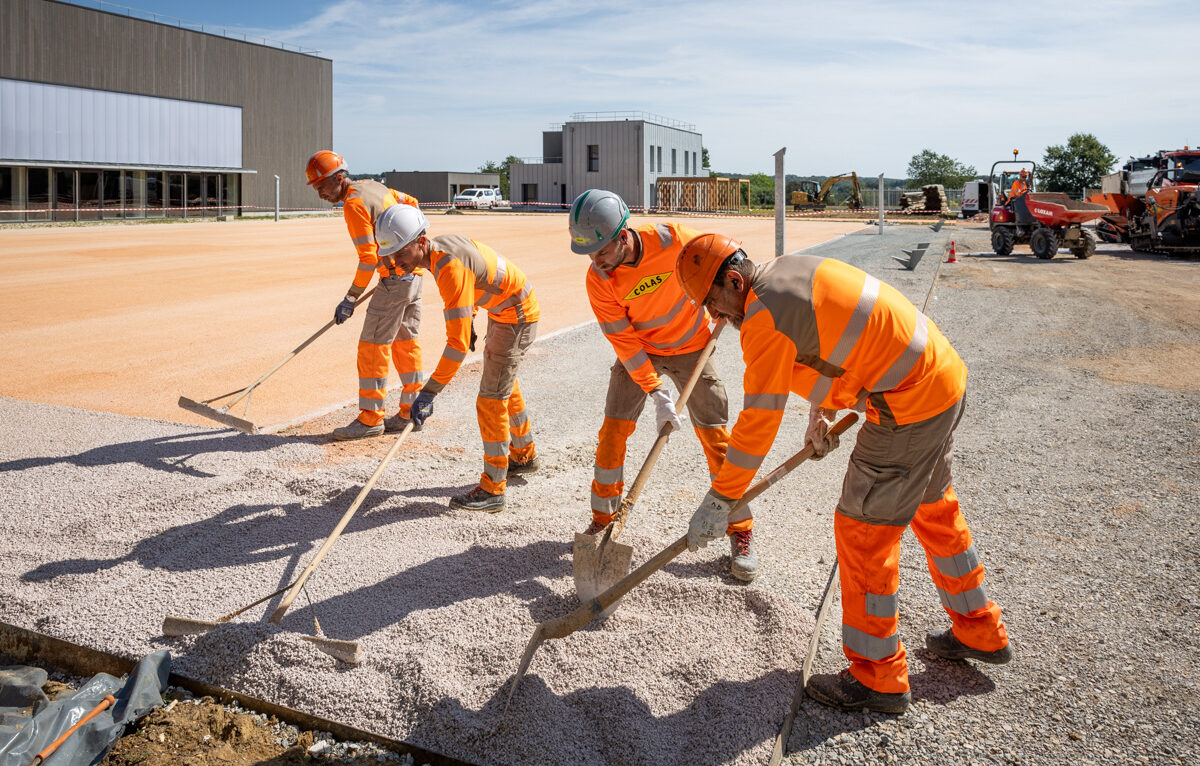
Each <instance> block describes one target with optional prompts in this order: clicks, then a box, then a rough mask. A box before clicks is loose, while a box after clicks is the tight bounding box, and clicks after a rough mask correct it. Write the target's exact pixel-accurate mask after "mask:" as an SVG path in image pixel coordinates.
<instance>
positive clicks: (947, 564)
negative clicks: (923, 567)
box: [932, 543, 979, 577]
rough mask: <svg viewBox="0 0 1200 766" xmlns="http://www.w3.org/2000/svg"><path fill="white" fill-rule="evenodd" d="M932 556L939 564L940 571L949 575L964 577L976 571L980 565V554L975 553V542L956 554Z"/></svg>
mask: <svg viewBox="0 0 1200 766" xmlns="http://www.w3.org/2000/svg"><path fill="white" fill-rule="evenodd" d="M932 558H933V563H935V564H937V568H938V571H939V572H941V573H942V574H944V575H946V576H947V577H962V576H963V575H965V574H970V573H971V572H974V571H975V567H977V566H979V556H978V555H977V554H976V553H975V544H974V543H972V544H971V547H970V548H967V549H966V550H965V551H963V552H962V553H959V554H957V555H955V556H945V557H942V556H933V557H932Z"/></svg>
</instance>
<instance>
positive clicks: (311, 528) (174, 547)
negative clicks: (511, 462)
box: [21, 487, 446, 582]
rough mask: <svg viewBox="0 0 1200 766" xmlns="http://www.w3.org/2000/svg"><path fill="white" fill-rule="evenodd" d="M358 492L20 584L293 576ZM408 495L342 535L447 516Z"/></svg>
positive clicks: (68, 566)
mask: <svg viewBox="0 0 1200 766" xmlns="http://www.w3.org/2000/svg"><path fill="white" fill-rule="evenodd" d="M358 491H359V488H358V487H348V488H346V489H343V490H340V491H336V492H332V493H330V494H329V495H328V496H325V497H321V496H318V498H317V500H316V502H313V500H312V499H309V501H308V502H300V501H297V502H292V503H286V504H282V505H281V504H278V503H261V504H244V503H239V504H237V505H233V506H230V507H229V508H226V509H225V510H223V511H221V512H220V513H218V514H216V515H215V516H208V517H205V518H203V519H200V520H198V521H192V522H188V523H186V524H179V525H177V526H174V527H170V528H168V529H165V530H163V531H162V532H160V533H158V534H156V535H152V536H150V537H146V538H143V539H141V540H139V541H138V542H137V543H136V544H135V545H134V546H133V548H132V549H131V550H130V551H129V552H128V553H126V554H124V555H121V556H114V557H111V558H107V559H87V558H76V559H64V560H62V561H53V562H47V563H45V564H42V565H41V566H38V567H37V568H35V569H32V570H30V571H28V572H26V573H24V574H23V575H21V579H22V580H24V581H25V582H45V581H48V580H53V579H54V578H56V577H62V576H64V575H87V574H94V573H97V572H103V571H105V570H108V569H112V568H114V567H117V566H120V565H121V564H125V563H133V564H136V565H138V566H139V567H141V568H142V569H144V570H146V571H154V570H166V571H168V572H190V571H197V570H211V569H221V568H225V567H241V566H247V565H252V564H260V563H267V562H272V561H279V560H284V559H286V560H288V561H289V562H290V563H289V565H288V566H287V567H285V569H286V571H287V572H291V570H292V569H294V568H295V565H296V562H298V561H299V560H300V559H302V558H304V557H307V556H308V555H309V553H310V552H311V551H312V549H313V545H314V544H315V543H316V542H318V541H319V540H322V539H324V537H325V536H326V535H327V534H329V532H330V531H331V530H332V529H333V527H334V525H335V524H336V523H337V521H338V519H339V518H341V515H342V514H343V513H344V512H345V511H346V509H348V508H349V507H350V504H351V502H352V501H353V499H354V498H355V497H356V496H357V494H358ZM404 494H406V493H403V492H397V491H389V490H383V489H380V488H378V487H376V488H375V489H374V490H373V491H372V493H371V494H370V495H369V496H368V497H367V499H366V500H365V501H364V503H363V505H362V506H361V507H360V508H359V510H358V512H357V513H356V514H355V515H354V517H353V518H352V519H351V520H350V523H349V524H348V525H347V526H346V529H345V531H344V532H343V534H345V535H353V534H355V533H356V532H365V531H369V530H372V529H375V528H377V527H382V526H385V525H389V524H395V523H398V522H402V521H413V520H417V519H423V518H429V517H432V516H439V515H443V514H445V512H446V508H445V506H444V505H441V504H438V503H431V502H425V503H406V504H404V505H401V506H398V507H397V506H396V504H395V502H394V500H393V498H395V497H397V496H400V495H404ZM389 501H392V502H389ZM385 506H386V507H385ZM282 576H283V577H286V576H288V575H287V574H286V573H285V574H284V575H282Z"/></svg>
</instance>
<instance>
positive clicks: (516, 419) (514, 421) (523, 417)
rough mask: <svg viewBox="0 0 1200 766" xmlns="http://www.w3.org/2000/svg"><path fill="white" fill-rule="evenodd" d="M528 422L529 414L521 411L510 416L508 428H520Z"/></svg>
mask: <svg viewBox="0 0 1200 766" xmlns="http://www.w3.org/2000/svg"><path fill="white" fill-rule="evenodd" d="M528 422H529V413H528V412H526V411H525V410H521V411H520V412H518V413H517V414H516V415H511V416H509V418H508V425H509V427H510V428H520V427H521V426H523V425H525V424H526V423H528Z"/></svg>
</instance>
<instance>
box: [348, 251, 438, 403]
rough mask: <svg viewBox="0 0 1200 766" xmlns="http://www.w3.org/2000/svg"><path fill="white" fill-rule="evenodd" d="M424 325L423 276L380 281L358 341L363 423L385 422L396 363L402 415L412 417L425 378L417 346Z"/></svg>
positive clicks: (359, 400) (359, 393) (418, 346)
mask: <svg viewBox="0 0 1200 766" xmlns="http://www.w3.org/2000/svg"><path fill="white" fill-rule="evenodd" d="M420 327H421V276H420V275H419V274H418V275H415V276H413V277H412V278H411V279H408V280H405V279H404V278H403V277H387V278H386V279H380V280H379V286H378V287H377V288H376V290H375V294H374V295H373V296H371V301H370V303H368V304H367V315H366V318H365V319H364V320H363V328H362V333H361V334H360V335H359V340H358V409H359V413H358V419H359V421H361V422H362V423H363V425H368V426H376V425H379V424H380V423H382V422H383V420H384V417H385V415H386V412H385V409H384V398H385V397H386V396H387V387H388V368H389V366H390V365H392V364H394V365H395V367H396V372H397V373H399V375H400V385H401V387H402V391H401V393H400V407H399V413H400V416H401V417H404V418H407V417H408V415H409V409H410V408H411V407H412V403H413V401H414V400H415V399H416V398H417V394H418V393H420V391H421V385H422V383H424V380H425V376H424V373H423V372H422V371H421V346H420V344H419V343H418V342H417V332H418V330H419V329H420Z"/></svg>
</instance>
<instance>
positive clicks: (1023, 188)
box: [1008, 168, 1029, 202]
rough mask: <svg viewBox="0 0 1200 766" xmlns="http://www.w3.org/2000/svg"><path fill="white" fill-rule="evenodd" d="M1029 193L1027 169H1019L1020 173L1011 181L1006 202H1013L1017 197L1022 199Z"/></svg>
mask: <svg viewBox="0 0 1200 766" xmlns="http://www.w3.org/2000/svg"><path fill="white" fill-rule="evenodd" d="M1028 193H1029V169H1028V168H1021V173H1020V174H1019V175H1018V176H1017V179H1016V180H1015V181H1013V184H1012V188H1010V189H1009V190H1008V201H1009V202H1013V201H1014V200H1016V199H1017V197H1024V196H1025V195H1026V194H1028Z"/></svg>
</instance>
